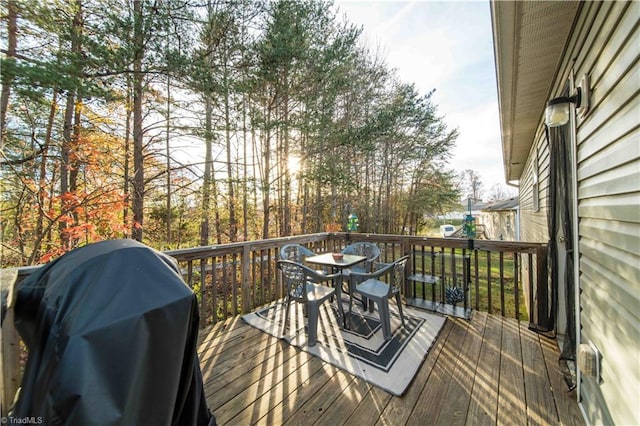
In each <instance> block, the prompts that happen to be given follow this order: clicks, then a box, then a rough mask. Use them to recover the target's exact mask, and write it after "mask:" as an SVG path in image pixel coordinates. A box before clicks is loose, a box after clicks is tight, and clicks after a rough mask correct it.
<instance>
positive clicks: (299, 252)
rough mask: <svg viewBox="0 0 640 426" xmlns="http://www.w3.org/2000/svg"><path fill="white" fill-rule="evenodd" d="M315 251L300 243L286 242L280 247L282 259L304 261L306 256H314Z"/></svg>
mask: <svg viewBox="0 0 640 426" xmlns="http://www.w3.org/2000/svg"><path fill="white" fill-rule="evenodd" d="M314 255H315V253H314V252H312V251H311V250H309V249H308V248H306V247H305V246H303V245H300V244H293V243H292V244H285V245H283V246H282V247H280V259H282V260H292V261H294V262H298V263H300V262H303V261H304V259H305V258H307V257H309V256H314Z"/></svg>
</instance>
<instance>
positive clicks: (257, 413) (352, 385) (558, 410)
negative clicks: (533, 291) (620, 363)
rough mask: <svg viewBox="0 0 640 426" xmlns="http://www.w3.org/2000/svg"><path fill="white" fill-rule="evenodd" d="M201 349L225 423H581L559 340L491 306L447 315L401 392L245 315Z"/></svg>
mask: <svg viewBox="0 0 640 426" xmlns="http://www.w3.org/2000/svg"><path fill="white" fill-rule="evenodd" d="M199 354H200V363H201V366H202V373H203V377H204V384H205V392H206V395H207V401H208V403H209V407H210V408H211V410H212V412H213V413H214V414H215V416H216V419H217V421H218V424H234V425H244V424H256V423H257V424H268V425H275V424H285V423H286V424H305V425H307V424H314V423H316V424H327V425H338V424H344V423H350V424H368V425H369V424H385V425H401V424H416V425H425V424H447V425H448V424H468V425H486V424H517V425H526V424H530V425H531V424H535V425H539V424H545V425H547V424H549V425H554V424H563V425H582V424H584V421H583V420H582V415H581V414H580V410H579V407H578V404H577V403H576V396H575V391H573V392H568V388H567V385H566V384H565V382H564V380H563V376H562V373H561V371H560V367H559V365H558V357H559V351H558V349H557V346H556V342H555V341H553V340H549V339H547V338H545V337H541V336H539V335H538V334H536V333H534V332H532V331H530V330H528V329H527V326H526V325H525V324H524V323H520V322H519V321H517V320H515V319H507V318H503V317H499V316H493V315H488V314H486V313H484V312H475V313H474V315H473V318H472V319H471V321H466V320H462V319H454V318H449V319H448V320H447V322H446V323H445V326H444V327H443V329H442V331H441V333H440V336H439V337H438V339H437V340H436V342H435V344H434V346H433V347H432V348H431V350H430V352H429V354H428V356H427V358H426V360H425V361H424V363H423V364H422V367H421V368H420V370H419V371H418V373H417V375H416V377H415V378H414V380H413V382H412V383H411V385H410V386H409V388H408V389H407V392H406V393H405V394H404V395H403V396H402V397H394V396H392V395H391V394H389V393H387V392H385V391H383V390H380V389H378V388H376V387H374V386H372V385H369V384H368V383H366V382H364V381H363V380H361V379H359V378H356V377H353V376H351V375H350V374H348V373H345V372H343V371H340V370H338V369H337V368H335V367H333V366H331V365H330V364H327V363H325V362H323V361H321V360H320V359H318V358H315V357H313V356H312V355H309V354H307V353H306V352H302V351H300V350H299V349H296V348H295V347H292V346H289V345H288V344H287V343H286V342H284V341H282V340H279V339H277V338H275V337H272V336H270V335H267V334H266V333H263V332H261V331H259V330H257V329H255V328H253V327H251V326H249V325H247V324H245V323H244V322H243V321H242V320H241V319H240V318H239V317H236V318H232V319H229V320H228V321H226V322H224V323H219V324H217V325H215V326H213V327H211V328H208V329H206V330H203V331H202V332H201V333H200V343H199Z"/></svg>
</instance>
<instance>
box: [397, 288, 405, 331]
mask: <svg viewBox="0 0 640 426" xmlns="http://www.w3.org/2000/svg"><path fill="white" fill-rule="evenodd" d="M396 303H397V304H398V312H400V319H401V320H402V326H403V327H405V325H404V315H403V314H402V299H401V298H400V293H396Z"/></svg>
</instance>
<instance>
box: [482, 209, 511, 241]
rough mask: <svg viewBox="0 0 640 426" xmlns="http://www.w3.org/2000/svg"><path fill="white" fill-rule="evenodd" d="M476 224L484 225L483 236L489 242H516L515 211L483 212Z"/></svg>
mask: <svg viewBox="0 0 640 426" xmlns="http://www.w3.org/2000/svg"><path fill="white" fill-rule="evenodd" d="M478 223H481V224H483V225H484V234H485V237H486V238H487V239H489V240H504V241H516V240H517V239H516V211H515V210H495V211H483V212H482V213H481V214H480V217H479V221H478Z"/></svg>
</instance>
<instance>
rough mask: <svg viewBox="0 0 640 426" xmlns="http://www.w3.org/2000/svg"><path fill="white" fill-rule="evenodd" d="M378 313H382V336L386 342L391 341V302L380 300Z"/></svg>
mask: <svg viewBox="0 0 640 426" xmlns="http://www.w3.org/2000/svg"><path fill="white" fill-rule="evenodd" d="M378 311H379V313H380V321H381V322H382V336H383V337H384V340H389V339H391V317H390V316H389V301H388V300H379V301H378Z"/></svg>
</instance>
